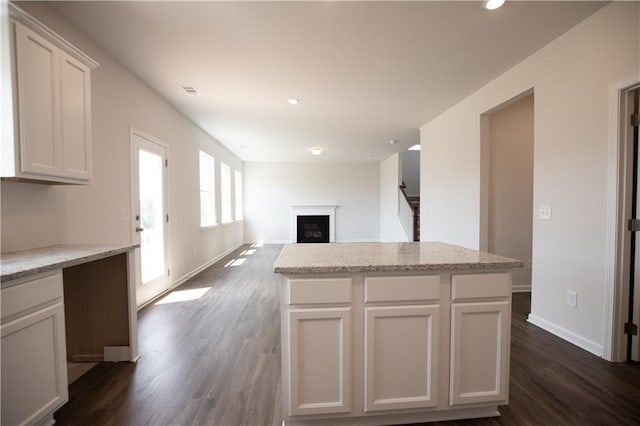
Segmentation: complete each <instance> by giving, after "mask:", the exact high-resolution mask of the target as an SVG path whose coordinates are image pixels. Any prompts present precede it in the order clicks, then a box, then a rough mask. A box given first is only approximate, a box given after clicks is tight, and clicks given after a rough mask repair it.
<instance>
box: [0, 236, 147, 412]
mask: <svg viewBox="0 0 640 426" xmlns="http://www.w3.org/2000/svg"><path fill="white" fill-rule="evenodd" d="M137 247H139V245H138V244H129V245H73V244H63V245H55V246H49V247H42V248H36V249H30V250H22V251H16V252H9V253H2V255H1V263H2V273H1V275H0V282H1V299H2V313H1V319H2V322H1V327H0V328H1V330H2V419H1V423H2V424H53V412H54V411H55V410H56V409H58V408H59V407H61V406H62V405H63V404H64V403H65V402H67V400H68V390H67V386H68V380H67V361H72V362H84V361H88V362H95V361H136V360H137V359H138V345H137V342H138V339H137V313H136V297H135V262H134V259H133V253H134V250H135V249H136V248H137Z"/></svg>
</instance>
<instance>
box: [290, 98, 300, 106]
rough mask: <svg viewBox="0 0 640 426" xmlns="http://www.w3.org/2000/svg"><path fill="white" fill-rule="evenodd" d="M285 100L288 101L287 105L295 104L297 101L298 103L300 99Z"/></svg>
mask: <svg viewBox="0 0 640 426" xmlns="http://www.w3.org/2000/svg"><path fill="white" fill-rule="evenodd" d="M287 102H289V105H297V104H298V103H300V99H296V98H289V99H287Z"/></svg>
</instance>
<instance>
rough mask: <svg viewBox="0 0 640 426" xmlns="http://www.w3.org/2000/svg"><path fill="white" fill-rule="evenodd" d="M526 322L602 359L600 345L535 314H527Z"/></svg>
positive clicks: (602, 352) (602, 350)
mask: <svg viewBox="0 0 640 426" xmlns="http://www.w3.org/2000/svg"><path fill="white" fill-rule="evenodd" d="M527 321H528V322H530V323H531V324H533V325H535V326H537V327H540V328H541V329H543V330H546V331H548V332H549V333H551V334H555V335H556V336H558V337H560V338H561V339H564V340H566V341H567V342H569V343H573V344H574V345H576V346H578V347H579V348H582V349H584V350H585V351H588V352H591V353H592V354H594V355H597V356H599V357H602V355H603V354H604V349H603V347H602V345H601V344H598V343H596V342H594V341H592V340H589V339H586V338H584V337H582V336H580V335H579V334H576V333H574V332H573V331H571V330H567V329H566V328H564V327H561V326H559V325H557V324H554V323H552V322H551V321H548V320H546V319H544V318H541V317H539V316H537V315H535V314H529V317H528V318H527Z"/></svg>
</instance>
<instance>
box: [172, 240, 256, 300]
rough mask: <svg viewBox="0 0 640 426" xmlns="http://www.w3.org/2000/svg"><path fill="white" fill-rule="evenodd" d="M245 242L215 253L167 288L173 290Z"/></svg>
mask: <svg viewBox="0 0 640 426" xmlns="http://www.w3.org/2000/svg"><path fill="white" fill-rule="evenodd" d="M245 244H247V243H245V242H241V243H238V244H236V245H234V246H233V247H231V248H230V249H228V250H226V251H224V252H222V253H220V254H219V255H217V256H216V257H214V258H213V259H211V260H209V261H208V262H205V263H204V264H202V265H200V266H198V267H197V268H195V269H193V270H192V271H190V272H187V273H186V274H185V275H183V276H182V277H180V278H179V279H177V280H176V281H174V282H173V283H172V284H171V287H169V290H173V289H174V288H176V287H179V286H181V285H182V284H184V283H185V282H187V281H188V280H189V279H190V278H193V277H194V276H195V275H197V274H199V273H200V272H202V271H204V270H205V269H207V268H208V267H209V266H211V265H213V264H214V263H216V262H218V261H220V259H222V258H223V257H225V256H228V255H229V254H231V253H233V252H234V251H236V250H238V249H239V248H240V247H242V246H243V245H245Z"/></svg>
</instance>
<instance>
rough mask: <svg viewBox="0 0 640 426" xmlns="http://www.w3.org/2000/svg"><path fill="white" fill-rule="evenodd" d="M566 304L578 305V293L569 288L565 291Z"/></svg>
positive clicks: (575, 306)
mask: <svg viewBox="0 0 640 426" xmlns="http://www.w3.org/2000/svg"><path fill="white" fill-rule="evenodd" d="M567 305H569V306H571V307H572V308H577V307H578V293H576V292H575V291H571V290H569V291H567Z"/></svg>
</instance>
